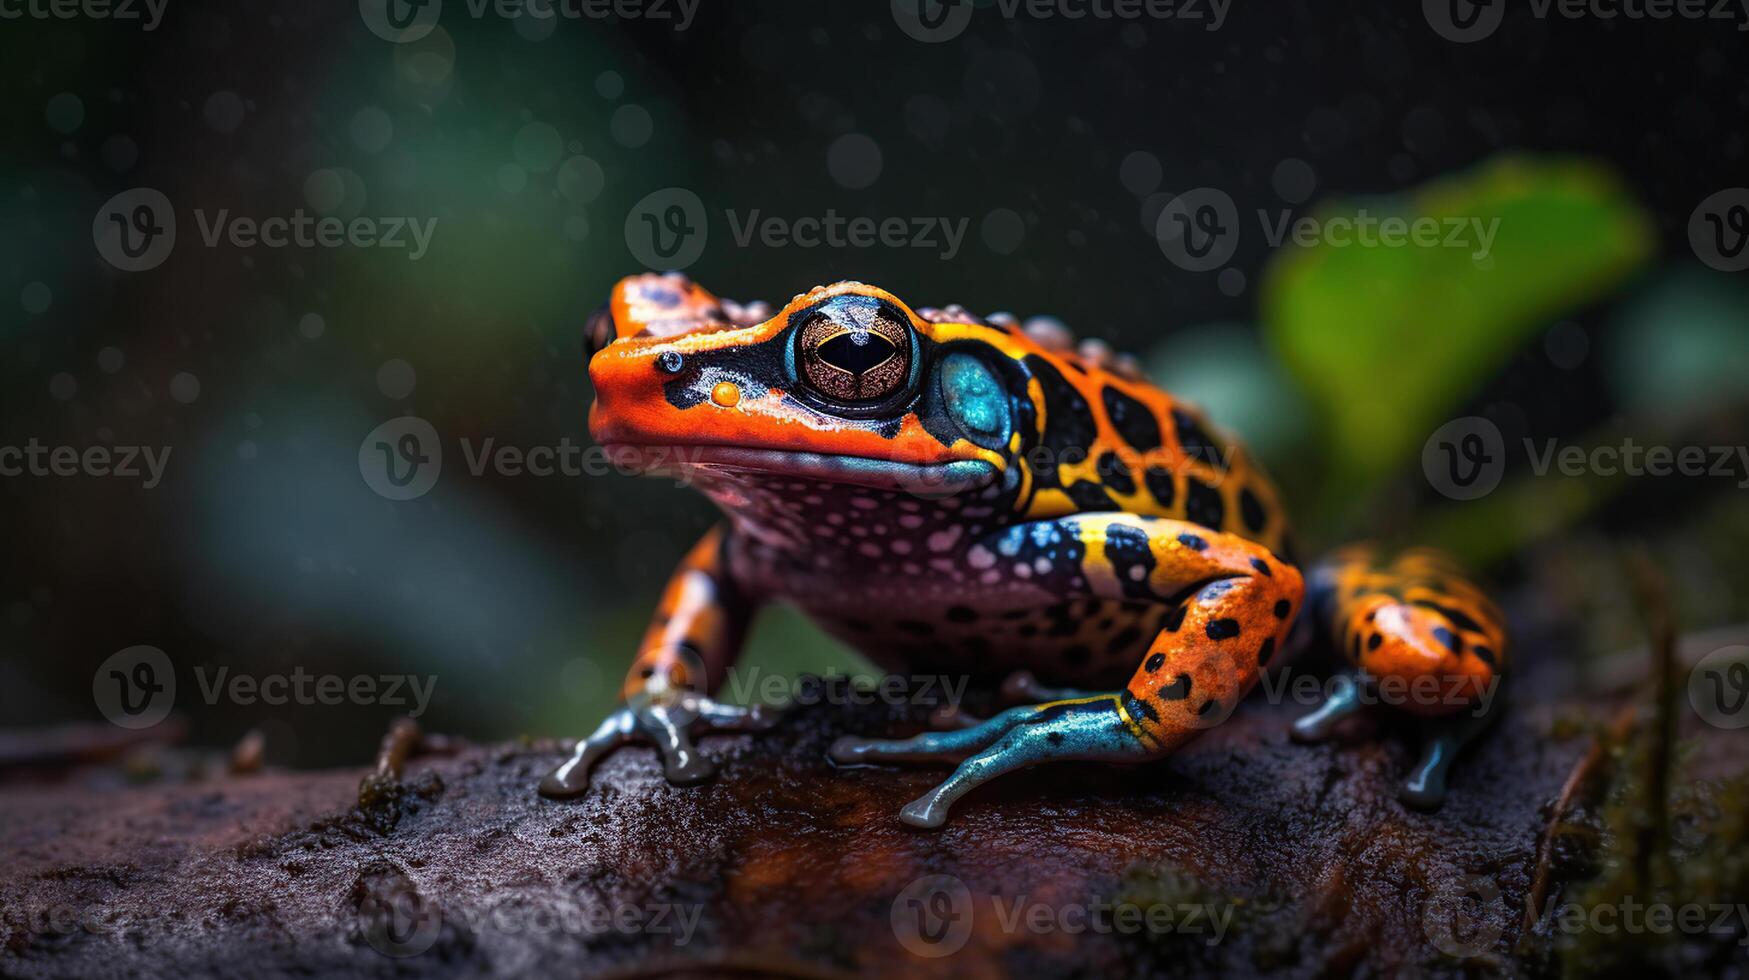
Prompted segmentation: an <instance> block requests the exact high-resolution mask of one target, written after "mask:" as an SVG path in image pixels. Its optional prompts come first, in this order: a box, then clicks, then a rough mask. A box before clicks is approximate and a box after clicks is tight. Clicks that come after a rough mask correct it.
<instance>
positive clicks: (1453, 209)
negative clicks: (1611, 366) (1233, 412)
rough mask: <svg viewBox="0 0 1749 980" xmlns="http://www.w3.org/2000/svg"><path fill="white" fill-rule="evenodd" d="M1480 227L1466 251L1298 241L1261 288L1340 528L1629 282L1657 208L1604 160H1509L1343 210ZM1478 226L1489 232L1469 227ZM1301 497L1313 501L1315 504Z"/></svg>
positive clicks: (1323, 504) (1333, 206) (1329, 515)
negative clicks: (1557, 326)
mask: <svg viewBox="0 0 1749 980" xmlns="http://www.w3.org/2000/svg"><path fill="white" fill-rule="evenodd" d="M1363 210H1364V211H1365V212H1366V214H1367V215H1369V216H1372V217H1375V218H1376V217H1382V216H1386V215H1389V216H1395V217H1401V218H1405V219H1409V220H1413V219H1416V218H1434V219H1439V220H1440V222H1441V228H1442V229H1443V228H1444V227H1445V222H1446V221H1447V219H1451V220H1457V221H1464V222H1480V224H1481V226H1483V227H1492V228H1494V229H1495V232H1494V238H1493V240H1492V242H1491V243H1490V247H1489V248H1487V249H1486V250H1485V251H1486V253H1487V254H1485V255H1484V254H1478V253H1480V252H1482V251H1484V249H1482V248H1480V247H1478V246H1479V245H1480V244H1481V242H1480V236H1479V235H1477V234H1476V233H1475V232H1474V231H1473V230H1472V231H1470V232H1468V241H1469V242H1470V243H1471V244H1470V245H1469V246H1467V247H1378V246H1363V245H1348V246H1344V247H1338V246H1333V245H1331V244H1329V242H1328V240H1327V239H1321V240H1320V241H1319V243H1318V244H1316V245H1312V246H1310V247H1292V248H1284V249H1283V250H1282V251H1281V252H1279V253H1277V255H1276V257H1275V260H1274V261H1273V262H1272V263H1271V265H1270V266H1269V268H1268V270H1267V272H1266V275H1265V278H1264V282H1263V291H1262V297H1263V298H1262V317H1263V322H1264V327H1265V337H1266V338H1267V340H1268V343H1269V345H1270V347H1271V348H1272V349H1273V350H1274V351H1275V352H1276V353H1277V354H1278V356H1279V357H1280V358H1281V360H1282V362H1283V364H1284V365H1285V366H1286V367H1287V368H1288V369H1289V370H1290V371H1291V372H1293V374H1294V375H1295V376H1296V377H1298V378H1299V380H1300V382H1301V383H1302V384H1303V385H1304V386H1305V389H1306V391H1307V393H1308V394H1309V395H1310V397H1311V401H1312V403H1313V405H1314V406H1315V408H1316V411H1317V413H1318V419H1319V422H1320V426H1319V428H1320V431H1322V432H1323V433H1325V435H1326V440H1327V441H1326V444H1325V447H1324V448H1325V450H1326V451H1325V452H1324V453H1323V454H1322V455H1323V456H1324V458H1325V459H1326V460H1327V463H1328V466H1327V468H1326V472H1325V476H1324V487H1323V492H1322V493H1321V494H1319V495H1318V497H1317V514H1318V515H1319V516H1320V517H1321V518H1322V519H1323V520H1326V521H1331V522H1334V523H1341V522H1342V519H1343V518H1344V517H1346V516H1349V515H1352V514H1354V513H1356V512H1358V511H1359V510H1360V509H1361V508H1363V507H1364V506H1365V504H1366V502H1367V499H1368V491H1370V490H1372V489H1373V488H1374V487H1375V486H1376V484H1377V483H1378V482H1379V481H1380V480H1381V479H1382V478H1384V477H1385V476H1387V475H1389V474H1390V473H1391V472H1392V471H1393V470H1394V469H1395V468H1397V467H1398V466H1399V465H1400V464H1402V462H1403V461H1404V460H1405V459H1406V458H1407V457H1408V456H1409V455H1410V454H1411V453H1412V452H1413V451H1414V450H1416V449H1417V448H1418V447H1419V446H1420V445H1421V443H1422V441H1423V440H1424V439H1425V438H1426V434H1427V433H1428V432H1429V431H1430V430H1431V429H1432V428H1433V427H1434V426H1435V423H1437V422H1438V421H1439V420H1442V419H1444V418H1447V417H1449V414H1450V413H1451V412H1452V411H1453V410H1454V409H1455V408H1456V407H1457V406H1459V405H1460V404H1461V403H1462V402H1463V400H1464V399H1465V398H1466V397H1469V396H1470V395H1472V394H1474V392H1475V390H1476V388H1477V387H1478V386H1479V385H1480V384H1482V383H1483V382H1484V381H1486V380H1487V378H1488V377H1489V376H1490V374H1491V373H1492V372H1494V371H1495V370H1497V369H1498V367H1499V366H1500V365H1501V364H1502V363H1503V362H1504V361H1505V359H1506V358H1507V357H1509V356H1510V355H1511V354H1512V352H1513V351H1514V350H1515V349H1517V348H1518V347H1519V346H1520V345H1521V344H1522V343H1523V341H1524V340H1525V339H1526V338H1527V337H1528V336H1530V335H1531V334H1532V333H1533V332H1535V331H1537V330H1539V329H1541V328H1542V327H1544V326H1546V325H1547V322H1548V320H1549V319H1550V318H1551V317H1553V316H1556V315H1558V314H1560V313H1562V312H1564V311H1568V310H1571V309H1573V308H1575V307H1578V306H1580V305H1583V304H1585V303H1588V302H1592V301H1594V300H1596V299H1598V298H1599V297H1601V296H1603V295H1604V294H1606V293H1607V292H1608V291H1609V290H1611V289H1613V288H1615V287H1616V286H1617V285H1618V284H1620V283H1621V282H1622V281H1623V280H1624V279H1625V278H1626V277H1628V276H1629V275H1630V274H1632V273H1633V272H1635V271H1636V270H1637V269H1639V268H1640V266H1641V265H1642V264H1643V263H1644V262H1645V261H1646V259H1647V258H1648V256H1650V255H1651V253H1652V249H1653V241H1654V238H1653V229H1652V225H1651V221H1650V219H1649V218H1648V216H1647V215H1646V214H1645V213H1644V211H1643V210H1642V209H1641V208H1640V207H1639V205H1637V204H1636V203H1635V202H1634V201H1633V200H1632V199H1631V198H1630V197H1629V196H1628V194H1627V193H1626V192H1625V190H1624V189H1623V188H1622V186H1621V185H1620V183H1619V182H1618V181H1617V180H1616V179H1615V178H1614V177H1613V176H1612V175H1611V174H1610V173H1609V172H1608V171H1606V170H1604V169H1603V168H1601V167H1600V166H1598V165H1596V164H1593V163H1589V162H1586V161H1582V160H1565V159H1554V160H1544V159H1536V158H1526V157H1516V156H1513V157H1502V158H1499V159H1496V160H1493V161H1491V162H1489V163H1486V164H1484V165H1482V166H1480V167H1479V168H1477V169H1475V170H1473V171H1471V172H1468V173H1463V174H1458V175H1455V176H1451V177H1446V178H1442V179H1440V180H1438V181H1435V182H1433V183H1430V184H1428V185H1426V186H1424V187H1422V188H1421V189H1419V190H1417V191H1415V192H1413V193H1410V194H1407V195H1404V196H1393V197H1385V198H1371V199H1366V200H1364V201H1354V202H1347V201H1334V202H1328V203H1326V204H1325V205H1324V206H1323V207H1322V208H1321V209H1320V210H1319V211H1318V212H1317V218H1318V220H1320V221H1323V222H1328V221H1329V220H1330V219H1331V218H1333V217H1337V216H1348V217H1358V216H1359V215H1360V214H1361V212H1362V211H1363ZM1469 227H1470V228H1472V229H1473V228H1474V227H1475V225H1473V224H1472V225H1469ZM1302 506H1304V505H1303V504H1302Z"/></svg>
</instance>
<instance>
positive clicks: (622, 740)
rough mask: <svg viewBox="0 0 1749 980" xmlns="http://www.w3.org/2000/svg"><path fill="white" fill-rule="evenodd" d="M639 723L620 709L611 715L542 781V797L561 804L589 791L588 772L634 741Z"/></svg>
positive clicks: (578, 743) (628, 711) (624, 710)
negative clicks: (602, 758)
mask: <svg viewBox="0 0 1749 980" xmlns="http://www.w3.org/2000/svg"><path fill="white" fill-rule="evenodd" d="M636 727H637V722H636V719H634V718H633V716H632V712H631V711H630V710H629V709H626V708H620V709H618V710H616V711H614V712H613V713H611V714H609V715H608V716H607V718H606V719H604V720H603V721H602V722H601V724H600V725H599V726H598V727H597V728H596V729H595V731H594V732H592V733H591V734H590V735H589V737H588V738H585V739H580V740H579V741H578V742H577V745H576V747H575V748H574V749H572V751H571V757H570V758H569V759H566V760H565V761H564V762H563V763H561V764H560V765H559V766H558V767H557V768H555V769H554V770H553V771H552V772H549V773H547V774H546V776H545V777H544V778H543V779H541V781H540V794H541V795H542V796H545V797H547V798H548V799H555V800H562V799H567V798H569V797H573V796H580V795H582V794H583V793H584V792H587V791H588V789H589V771H590V770H591V769H594V768H595V763H597V762H599V761H600V760H601V757H602V756H604V755H606V754H607V753H609V752H612V751H613V750H614V749H617V748H619V747H620V746H622V745H624V744H626V743H627V742H629V741H631V740H632V735H633V732H634V731H635V730H636Z"/></svg>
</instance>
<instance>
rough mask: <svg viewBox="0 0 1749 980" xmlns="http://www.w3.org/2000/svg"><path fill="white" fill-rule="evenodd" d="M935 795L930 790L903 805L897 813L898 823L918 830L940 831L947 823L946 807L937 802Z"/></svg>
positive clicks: (934, 792)
mask: <svg viewBox="0 0 1749 980" xmlns="http://www.w3.org/2000/svg"><path fill="white" fill-rule="evenodd" d="M937 795H938V794H937V793H936V791H934V790H931V791H930V792H928V793H925V794H923V795H922V796H919V797H917V798H916V799H914V800H912V801H911V802H909V803H907V804H905V806H904V807H903V808H902V809H901V810H900V811H899V822H900V823H902V824H904V825H905V826H907V827H916V828H917V829H918V830H939V829H941V825H942V824H944V823H947V806H946V804H943V803H940V802H938V801H937Z"/></svg>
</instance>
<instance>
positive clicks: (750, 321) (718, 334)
mask: <svg viewBox="0 0 1749 980" xmlns="http://www.w3.org/2000/svg"><path fill="white" fill-rule="evenodd" d="M975 329H976V328H973V327H972V326H971V325H969V324H951V323H933V322H931V321H930V320H928V319H925V318H923V317H921V316H919V315H918V314H917V313H916V312H914V311H913V310H912V309H911V308H910V307H908V306H906V305H905V304H904V303H903V302H901V301H900V300H899V299H898V298H897V297H895V296H893V295H892V294H891V293H888V292H886V291H885V290H882V289H877V288H875V287H873V286H868V285H864V284H862V283H855V282H841V283H837V284H835V285H831V286H822V287H819V288H816V289H813V290H810V291H809V292H806V293H803V294H801V295H799V296H797V297H795V298H794V299H792V300H791V301H790V302H789V303H788V304H787V305H786V306H784V307H783V309H781V310H778V311H776V312H775V314H773V313H772V312H771V311H770V310H769V308H760V307H738V306H734V305H732V304H724V303H722V302H721V301H719V300H718V299H717V298H716V297H715V296H712V295H711V294H710V293H708V292H706V291H705V290H703V289H701V288H699V287H698V286H696V285H695V284H693V283H691V282H690V281H689V280H687V279H685V278H684V277H681V276H678V275H676V274H672V273H670V274H668V275H665V276H657V275H642V276H632V277H630V278H627V279H625V280H622V281H621V282H620V283H619V285H617V286H616V287H614V291H613V297H612V299H611V301H610V302H609V304H608V305H607V307H605V308H604V309H603V310H602V311H601V312H600V313H598V314H597V315H596V316H595V318H593V319H592V320H591V323H590V328H589V334H590V338H589V339H590V345H591V347H592V348H593V349H594V354H593V356H592V357H591V359H590V362H589V376H590V379H591V380H592V381H593V382H594V385H595V404H594V406H593V407H592V408H591V409H590V412H589V429H590V433H591V435H593V436H594V438H595V439H596V441H597V442H600V443H601V444H603V445H604V446H607V447H609V448H610V452H611V453H612V454H613V455H614V456H615V457H616V458H620V459H636V458H639V456H640V453H639V452H633V451H634V450H635V451H641V456H642V458H643V459H644V460H645V461H647V462H646V464H645V465H644V467H643V468H645V469H647V470H651V471H661V472H671V471H673V470H674V469H676V468H677V466H683V467H684V466H692V467H697V468H699V469H700V470H704V471H708V472H722V473H746V472H752V473H755V474H765V475H777V476H789V477H794V478H797V479H812V480H821V481H825V482H829V483H835V484H846V485H852V486H863V487H872V488H878V489H886V490H895V489H904V490H913V491H933V492H940V493H954V492H958V491H962V490H968V489H972V488H975V487H980V486H984V485H987V484H989V483H991V482H992V481H994V480H995V479H996V478H997V477H998V476H999V475H1000V474H1001V473H1002V472H1003V471H1005V470H1006V469H1007V468H1008V465H1009V461H1010V460H1011V459H1012V458H1013V456H1014V454H1015V452H1016V450H1017V448H1018V445H1019V437H1018V436H1017V435H1016V429H1017V425H1016V418H1015V414H1016V412H1017V410H1018V409H1017V405H1018V404H1019V403H1020V402H1024V398H1022V399H1020V402H1017V401H1016V399H1014V398H1012V397H1011V389H1012V388H1013V385H1014V382H1013V380H1012V379H1009V378H1007V377H1006V376H1005V373H1004V366H1003V364H1002V360H1003V359H1002V358H1001V357H999V356H992V355H993V354H994V353H995V351H994V349H993V348H991V347H989V346H988V345H987V344H986V343H984V342H981V341H979V340H977V339H976V337H975V334H974V332H973V331H974V330H975ZM986 332H988V331H986ZM1022 384H1024V383H1023V382H1022Z"/></svg>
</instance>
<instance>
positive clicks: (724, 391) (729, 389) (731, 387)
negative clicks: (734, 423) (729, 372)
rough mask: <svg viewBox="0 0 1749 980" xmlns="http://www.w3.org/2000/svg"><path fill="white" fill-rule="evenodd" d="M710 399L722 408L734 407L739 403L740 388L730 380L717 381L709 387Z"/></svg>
mask: <svg viewBox="0 0 1749 980" xmlns="http://www.w3.org/2000/svg"><path fill="white" fill-rule="evenodd" d="M711 401H713V402H715V403H717V404H718V405H721V406H722V407H724V408H734V407H735V406H736V405H738V404H740V403H741V389H740V388H738V387H736V386H735V383H734V382H732V381H719V382H717V383H716V386H715V387H713V388H711Z"/></svg>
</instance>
